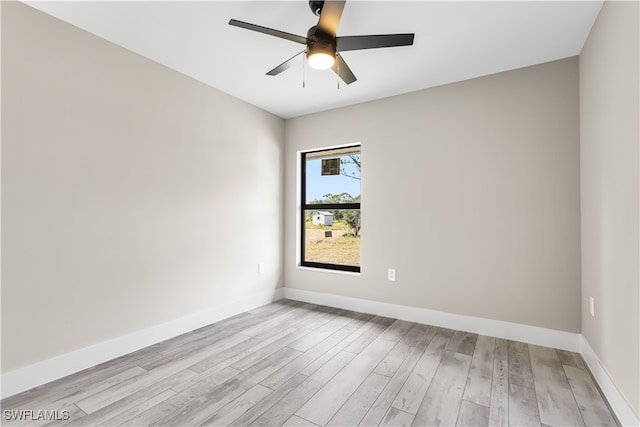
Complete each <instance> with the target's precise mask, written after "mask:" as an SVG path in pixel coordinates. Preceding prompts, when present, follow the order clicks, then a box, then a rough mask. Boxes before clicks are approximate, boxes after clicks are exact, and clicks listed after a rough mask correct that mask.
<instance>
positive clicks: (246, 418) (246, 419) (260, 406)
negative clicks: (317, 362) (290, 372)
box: [230, 374, 308, 426]
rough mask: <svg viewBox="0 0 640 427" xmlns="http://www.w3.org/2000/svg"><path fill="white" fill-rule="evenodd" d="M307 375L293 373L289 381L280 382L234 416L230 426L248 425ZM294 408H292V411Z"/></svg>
mask: <svg viewBox="0 0 640 427" xmlns="http://www.w3.org/2000/svg"><path fill="white" fill-rule="evenodd" d="M307 378H308V377H307V376H306V375H302V374H296V375H294V376H293V377H292V378H291V379H290V380H289V381H287V382H285V383H284V384H282V385H281V386H280V387H278V388H277V389H275V390H273V391H272V392H271V393H270V394H269V395H268V396H267V397H265V398H264V399H262V400H261V401H260V402H258V403H256V404H255V405H253V407H251V408H250V409H248V410H247V411H246V412H245V413H244V414H242V415H241V416H240V417H238V418H236V419H235V421H233V422H231V423H230V426H248V425H250V424H251V423H253V422H254V421H255V420H257V419H258V417H260V416H261V415H262V414H264V413H265V412H267V411H268V410H269V409H270V408H271V407H273V406H274V405H275V404H276V403H278V402H279V401H280V400H281V399H282V398H284V397H285V396H286V395H288V394H289V393H290V392H291V391H292V390H293V389H295V388H296V387H298V386H299V385H300V384H301V383H302V382H303V381H304V380H306V379H307ZM293 412H295V410H292V413H293Z"/></svg>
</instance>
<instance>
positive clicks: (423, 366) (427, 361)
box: [391, 336, 467, 415]
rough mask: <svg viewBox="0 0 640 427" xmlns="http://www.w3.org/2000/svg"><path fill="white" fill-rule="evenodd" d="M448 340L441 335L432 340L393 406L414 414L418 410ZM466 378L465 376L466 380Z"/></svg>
mask: <svg viewBox="0 0 640 427" xmlns="http://www.w3.org/2000/svg"><path fill="white" fill-rule="evenodd" d="M448 342H449V339H447V338H444V337H439V336H436V337H434V338H433V339H432V340H431V342H430V343H429V346H428V347H427V349H426V350H425V352H424V353H423V354H422V357H421V358H420V360H419V361H418V363H417V364H416V367H415V368H414V369H413V372H411V375H410V376H409V378H408V379H407V381H406V382H405V383H404V386H403V387H402V389H401V390H400V392H399V393H398V396H397V397H396V399H395V400H394V402H393V404H392V405H391V406H393V407H394V408H396V409H400V410H401V411H405V412H408V413H410V414H412V415H415V414H416V413H417V412H418V408H419V407H420V404H421V403H422V399H423V398H424V395H425V394H426V393H427V389H428V388H429V385H430V384H431V380H432V379H433V376H434V375H435V373H436V370H437V369H438V366H439V365H440V361H441V359H442V357H443V356H444V353H445V349H446V348H447V344H448ZM466 378H467V377H466V376H465V380H466Z"/></svg>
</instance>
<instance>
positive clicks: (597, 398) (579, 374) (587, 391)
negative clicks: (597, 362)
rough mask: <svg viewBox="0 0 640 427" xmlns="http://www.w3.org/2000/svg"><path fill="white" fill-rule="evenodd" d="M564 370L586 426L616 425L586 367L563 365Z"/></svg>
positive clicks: (612, 426)
mask: <svg viewBox="0 0 640 427" xmlns="http://www.w3.org/2000/svg"><path fill="white" fill-rule="evenodd" d="M574 354H575V353H574ZM563 368H564V372H565V373H566V375H567V379H568V380H569V385H571V389H572V390H573V395H574V396H575V398H576V401H577V403H578V409H580V413H581V414H582V418H583V419H584V423H585V424H586V425H588V426H611V427H614V426H616V421H615V420H614V418H613V416H611V412H610V411H609V408H608V407H607V404H606V403H605V402H604V400H603V399H602V396H601V395H600V393H599V392H598V388H597V387H596V385H595V384H594V382H593V379H592V378H591V375H590V374H589V373H588V372H587V371H586V370H585V369H586V368H577V367H574V366H569V365H564V366H563Z"/></svg>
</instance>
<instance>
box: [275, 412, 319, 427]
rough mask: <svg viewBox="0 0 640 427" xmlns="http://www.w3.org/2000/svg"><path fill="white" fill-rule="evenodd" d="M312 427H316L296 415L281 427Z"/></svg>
mask: <svg viewBox="0 0 640 427" xmlns="http://www.w3.org/2000/svg"><path fill="white" fill-rule="evenodd" d="M314 426H317V424H314V423H312V422H311V421H307V420H305V419H302V418H300V417H298V416H296V415H292V416H291V417H290V418H289V419H288V420H287V421H285V423H284V424H282V427H314Z"/></svg>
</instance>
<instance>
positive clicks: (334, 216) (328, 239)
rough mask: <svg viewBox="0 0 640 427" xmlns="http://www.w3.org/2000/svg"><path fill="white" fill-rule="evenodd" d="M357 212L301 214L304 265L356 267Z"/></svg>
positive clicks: (358, 214)
mask: <svg viewBox="0 0 640 427" xmlns="http://www.w3.org/2000/svg"><path fill="white" fill-rule="evenodd" d="M360 235H361V229H360V209H337V210H332V211H316V210H306V211H305V245H304V249H305V253H304V260H305V261H306V262H318V263H323V264H337V265H349V266H359V265H360Z"/></svg>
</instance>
